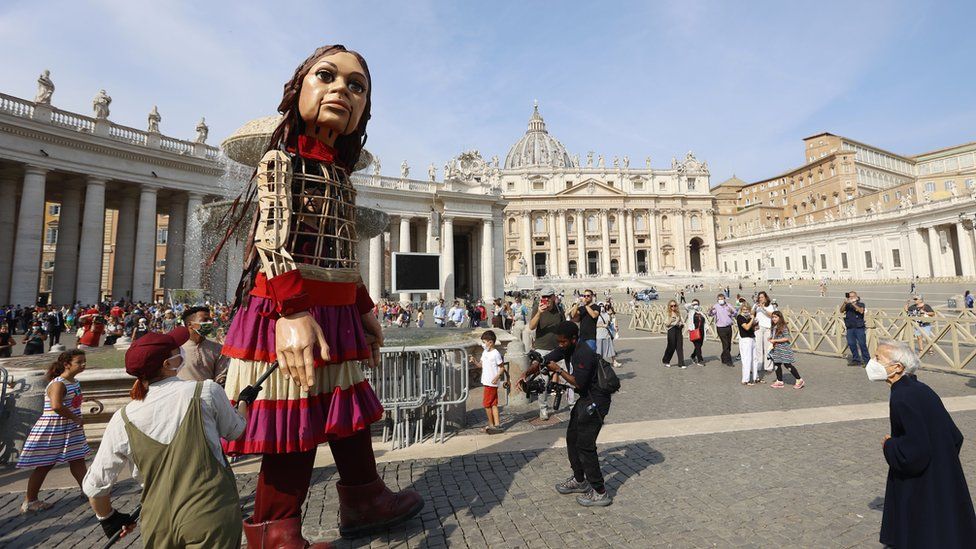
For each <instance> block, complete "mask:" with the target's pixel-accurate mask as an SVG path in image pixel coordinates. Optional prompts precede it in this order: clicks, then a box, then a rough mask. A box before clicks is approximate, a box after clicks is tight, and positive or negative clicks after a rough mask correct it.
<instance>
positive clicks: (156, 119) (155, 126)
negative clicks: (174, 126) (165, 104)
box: [147, 105, 163, 133]
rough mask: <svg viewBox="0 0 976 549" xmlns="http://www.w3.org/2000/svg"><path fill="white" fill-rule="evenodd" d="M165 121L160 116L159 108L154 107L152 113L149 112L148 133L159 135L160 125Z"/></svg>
mask: <svg viewBox="0 0 976 549" xmlns="http://www.w3.org/2000/svg"><path fill="white" fill-rule="evenodd" d="M162 121H163V117H162V116H160V114H159V107H157V106H156V105H153V108H152V110H151V111H149V128H147V131H148V132H149V133H159V123H160V122H162Z"/></svg>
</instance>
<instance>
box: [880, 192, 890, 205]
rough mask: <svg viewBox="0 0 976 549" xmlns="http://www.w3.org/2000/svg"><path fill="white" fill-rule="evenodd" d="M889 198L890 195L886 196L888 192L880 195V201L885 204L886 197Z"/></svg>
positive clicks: (886, 201)
mask: <svg viewBox="0 0 976 549" xmlns="http://www.w3.org/2000/svg"><path fill="white" fill-rule="evenodd" d="M889 198H891V197H890V196H888V193H884V194H883V195H881V201H882V202H884V203H885V204H887V203H888V199H889Z"/></svg>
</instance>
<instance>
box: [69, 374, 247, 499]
mask: <svg viewBox="0 0 976 549" xmlns="http://www.w3.org/2000/svg"><path fill="white" fill-rule="evenodd" d="M195 389H196V382H195V381H184V380H182V379H179V378H177V377H169V378H166V379H163V380H161V381H157V382H155V383H153V384H151V385H149V392H148V393H146V398H145V400H133V401H132V402H130V403H129V404H127V405H126V407H125V413H126V415H127V416H129V421H130V422H131V423H132V424H133V425H134V426H135V427H136V428H137V429H139V430H140V431H142V432H143V433H144V434H146V435H147V436H148V437H149V438H151V439H153V440H155V441H157V442H160V443H162V444H169V443H170V442H171V441H172V440H173V438H174V437H175V436H176V432H177V431H178V430H179V428H180V424H181V423H183V418H184V417H185V416H186V412H187V409H188V408H189V406H190V402H191V401H192V400H193V393H194V391H195ZM200 398H201V400H202V401H203V432H204V434H205V435H206V438H207V446H209V447H210V452H211V453H212V454H213V455H214V458H215V459H217V461H218V462H219V463H222V464H223V463H226V462H225V461H224V453H223V450H222V449H221V447H220V438H221V437H223V438H225V439H227V440H236V439H237V438H238V437H240V436H241V434H243V433H244V427H245V425H246V421H245V420H244V418H243V417H241V416H240V415H238V413H237V412H236V411H235V410H234V408H233V407H232V406H231V405H230V401H229V400H227V394H226V393H224V389H223V388H222V387H221V386H220V385H217V384H216V383H214V382H213V381H210V380H207V381H204V382H203V390H202V391H201V392H200ZM131 456H132V450H131V448H130V447H129V435H128V433H126V431H125V422H124V421H123V420H122V410H118V411H117V412H115V414H113V415H112V419H110V420H109V422H108V426H107V427H106V428H105V434H104V435H103V436H102V443H101V445H99V447H98V453H97V454H95V460H94V461H93V462H92V464H91V467H90V468H89V469H88V473H87V474H86V475H85V480H84V481H83V482H82V490H83V491H84V492H85V495H86V496H88V497H98V496H104V495H108V493H109V492H110V491H111V489H112V485H113V484H114V483H115V480H116V479H117V478H118V476H119V473H120V472H122V468H123V467H125V465H126V464H127V463H128V464H130V465H131V469H132V478H135V479H136V480H139V483H140V484H142V481H141V480H140V479H139V471H138V470H137V468H136V464H135V463H134V462H133V461H132V459H131Z"/></svg>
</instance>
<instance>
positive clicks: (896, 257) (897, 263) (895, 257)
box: [891, 248, 901, 267]
mask: <svg viewBox="0 0 976 549" xmlns="http://www.w3.org/2000/svg"><path fill="white" fill-rule="evenodd" d="M891 265H892V266H893V267H901V250H899V249H898V248H895V249H893V250H891Z"/></svg>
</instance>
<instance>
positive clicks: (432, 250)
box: [424, 212, 503, 301]
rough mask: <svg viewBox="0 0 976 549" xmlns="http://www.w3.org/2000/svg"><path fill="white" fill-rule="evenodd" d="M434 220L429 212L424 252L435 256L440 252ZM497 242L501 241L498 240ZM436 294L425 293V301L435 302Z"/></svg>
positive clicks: (432, 214)
mask: <svg viewBox="0 0 976 549" xmlns="http://www.w3.org/2000/svg"><path fill="white" fill-rule="evenodd" d="M434 219H435V216H434V212H431V213H430V215H429V216H427V246H426V247H425V248H424V251H426V252H427V253H429V254H436V253H438V252H439V251H440V250H438V249H437V240H435V239H434V223H435V221H434ZM499 242H503V241H502V240H499ZM438 293H439V292H436V291H435V292H427V301H436V300H437V298H438V297H439V296H438Z"/></svg>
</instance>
